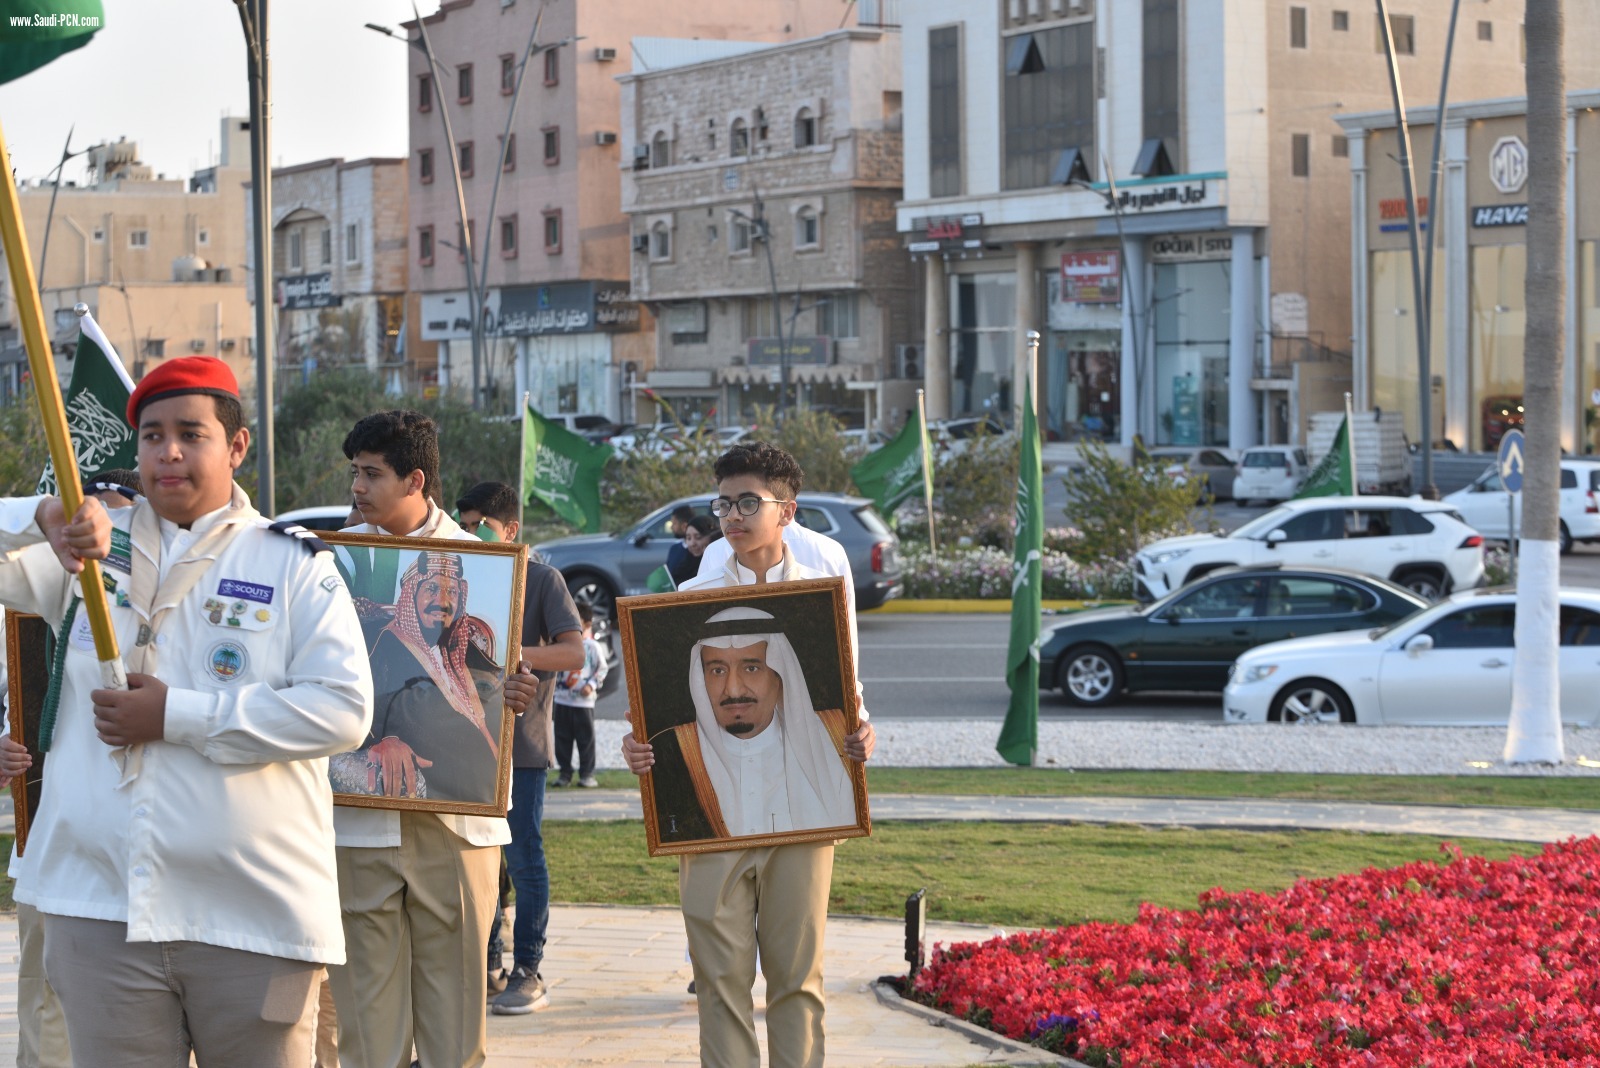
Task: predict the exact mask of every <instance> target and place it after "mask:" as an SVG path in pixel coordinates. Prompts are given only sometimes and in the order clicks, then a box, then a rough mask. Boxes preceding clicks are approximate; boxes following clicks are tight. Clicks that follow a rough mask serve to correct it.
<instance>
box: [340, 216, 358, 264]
mask: <svg viewBox="0 0 1600 1068" xmlns="http://www.w3.org/2000/svg"><path fill="white" fill-rule="evenodd" d="M344 262H346V263H360V262H361V224H360V223H358V222H353V223H345V224H344Z"/></svg>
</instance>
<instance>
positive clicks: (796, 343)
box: [745, 337, 833, 367]
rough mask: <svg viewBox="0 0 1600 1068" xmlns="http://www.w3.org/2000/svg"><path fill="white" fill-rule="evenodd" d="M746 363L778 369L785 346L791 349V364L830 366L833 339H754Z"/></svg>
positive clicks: (746, 356)
mask: <svg viewBox="0 0 1600 1068" xmlns="http://www.w3.org/2000/svg"><path fill="white" fill-rule="evenodd" d="M745 344H746V345H747V346H749V349H748V351H747V353H746V354H745V363H746V364H748V365H749V366H751V367H777V366H779V364H780V363H782V359H783V348H784V345H786V344H787V345H788V347H789V363H790V365H791V366H792V365H794V364H797V363H806V364H815V363H820V364H829V363H832V362H833V359H832V357H833V339H832V338H830V337H796V338H789V339H787V340H784V339H781V338H775V337H753V338H751V339H750V340H749V341H747V342H746V343H745Z"/></svg>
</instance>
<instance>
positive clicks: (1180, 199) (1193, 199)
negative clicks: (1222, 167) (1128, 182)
mask: <svg viewBox="0 0 1600 1068" xmlns="http://www.w3.org/2000/svg"><path fill="white" fill-rule="evenodd" d="M1206 186H1207V183H1206V182H1204V181H1199V182H1184V183H1182V184H1178V185H1163V186H1156V187H1154V188H1152V189H1119V190H1117V200H1116V204H1115V206H1113V205H1112V204H1111V203H1109V202H1108V203H1107V204H1106V210H1107V211H1116V210H1121V211H1149V210H1151V209H1153V208H1167V207H1179V208H1188V207H1193V206H1194V205H1196V204H1204V203H1205V201H1206V197H1207V195H1208V193H1207V188H1206Z"/></svg>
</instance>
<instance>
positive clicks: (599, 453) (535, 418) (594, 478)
mask: <svg viewBox="0 0 1600 1068" xmlns="http://www.w3.org/2000/svg"><path fill="white" fill-rule="evenodd" d="M614 451H615V450H614V449H612V448H611V446H610V445H591V444H589V442H588V441H586V440H584V439H583V438H582V437H579V436H578V435H577V434H574V433H573V432H572V431H570V430H568V429H567V428H566V427H564V426H562V425H561V424H559V423H553V422H551V421H550V420H548V419H546V418H545V417H544V416H542V415H540V414H539V413H538V412H536V411H534V410H533V407H532V406H531V405H530V406H528V407H527V408H524V409H523V412H522V480H523V485H524V486H525V487H527V489H526V492H527V493H528V495H529V496H532V497H537V498H539V499H540V500H541V501H543V502H544V503H546V504H548V505H549V506H550V507H551V508H553V509H554V510H555V513H556V514H557V515H559V516H560V517H561V518H562V519H565V520H566V521H567V522H569V523H571V524H572V525H573V526H575V527H577V528H579V529H580V530H583V531H584V532H586V533H592V532H594V531H597V530H599V529H600V474H601V472H602V471H604V470H605V466H606V461H607V460H609V459H611V454H612V453H613V452H614Z"/></svg>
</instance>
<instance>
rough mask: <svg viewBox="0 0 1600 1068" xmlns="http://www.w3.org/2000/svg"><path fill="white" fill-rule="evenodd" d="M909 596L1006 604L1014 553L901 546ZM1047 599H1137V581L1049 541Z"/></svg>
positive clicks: (1123, 570)
mask: <svg viewBox="0 0 1600 1068" xmlns="http://www.w3.org/2000/svg"><path fill="white" fill-rule="evenodd" d="M900 561H901V565H902V570H901V580H902V581H903V582H904V583H905V593H904V596H906V597H908V598H916V597H963V598H970V597H977V598H996V599H1000V600H1004V599H1006V598H1008V597H1010V596H1011V554H1010V553H1009V552H1006V551H1004V550H1001V549H995V548H992V547H989V546H957V547H952V548H946V547H944V546H940V548H939V552H938V554H937V555H934V554H932V553H930V552H928V547H927V544H926V543H925V542H924V543H920V544H919V543H915V542H913V543H906V542H901V543H900ZM1040 563H1041V565H1042V567H1041V570H1042V573H1043V575H1044V598H1045V600H1064V599H1068V598H1077V597H1112V598H1126V597H1132V596H1133V576H1132V574H1131V572H1129V570H1128V568H1127V567H1126V566H1125V565H1122V564H1080V563H1078V562H1077V561H1075V560H1073V559H1072V558H1071V557H1069V556H1068V555H1067V554H1066V553H1064V552H1061V551H1059V550H1057V549H1052V548H1051V539H1050V536H1049V534H1048V533H1047V534H1046V536H1045V550H1044V555H1043V556H1042V557H1041V560H1040Z"/></svg>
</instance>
